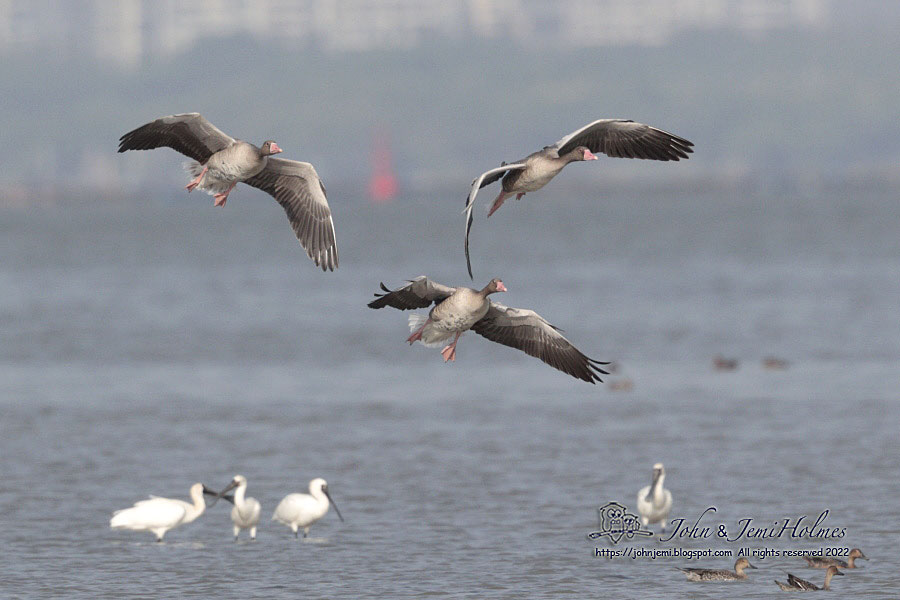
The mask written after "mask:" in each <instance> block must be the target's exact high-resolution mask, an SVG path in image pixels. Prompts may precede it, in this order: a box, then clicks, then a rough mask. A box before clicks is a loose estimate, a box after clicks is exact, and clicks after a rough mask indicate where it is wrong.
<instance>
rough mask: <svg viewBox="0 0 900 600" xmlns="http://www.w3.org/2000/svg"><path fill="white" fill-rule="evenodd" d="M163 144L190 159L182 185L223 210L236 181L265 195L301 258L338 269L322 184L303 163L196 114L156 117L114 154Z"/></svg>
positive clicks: (128, 136)
mask: <svg viewBox="0 0 900 600" xmlns="http://www.w3.org/2000/svg"><path fill="white" fill-rule="evenodd" d="M162 146H168V147H169V148H173V149H174V150H177V151H178V152H181V153H182V154H184V155H185V156H188V157H190V158H192V159H193V161H191V162H187V163H185V168H186V169H187V170H188V171H189V172H190V173H191V174H192V175H194V179H193V180H192V181H191V182H190V183H188V184H187V186H185V189H187V191H188V192H190V191H192V190H194V189H195V188H200V189H201V190H205V191H206V192H208V193H209V194H213V195H214V197H215V205H216V206H225V201H226V200H228V194H230V193H231V190H233V189H234V186H236V185H237V184H238V182H241V181H243V182H244V183H246V184H247V185H252V186H253V187H255V188H258V189H261V190H262V191H264V192H266V193H267V194H270V195H271V196H273V197H274V198H275V200H277V201H278V203H279V204H280V205H281V206H282V208H284V211H285V212H286V213H287V217H288V220H290V222H291V227H292V228H293V230H294V234H295V235H296V236H297V239H298V240H300V245H301V246H303V248H304V249H305V250H306V254H307V255H308V256H309V257H310V258H311V259H312V260H313V261H314V262H315V263H316V265H317V266H321V267H322V270H323V271H325V270H332V271H333V270H334V269H336V268H337V266H338V251H337V242H336V239H335V234H334V221H333V220H332V218H331V209H330V208H329V207H328V200H327V199H326V197H325V186H324V185H323V184H322V180H321V179H319V175H318V173H316V170H315V169H314V168H313V166H312V165H311V164H309V163H305V162H298V161H296V160H286V159H281V158H272V155H274V154H279V153H280V152H281V151H282V150H281V148H279V147H278V144H276V143H275V142H274V141H273V140H267V141H266V142H264V143H263V145H262V146H261V147H256V146H254V145H253V144H251V143H249V142H244V141H241V140H236V139H234V138H232V137H230V136H228V135H226V134H225V133H223V132H222V131H220V130H219V129H218V128H217V127H216V126H215V125H213V124H212V123H210V122H209V121H207V120H206V119H205V118H204V117H203V116H202V115H201V114H200V113H185V114H180V115H170V116H168V117H162V118H161V119H157V120H155V121H153V122H152V123H147V124H146V125H142V126H141V127H138V128H137V129H135V130H133V131H129V132H128V133H126V134H125V135H123V136H122V137H121V138H119V152H125V151H126V150H150V149H153V148H160V147H162Z"/></svg>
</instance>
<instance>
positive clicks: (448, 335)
mask: <svg viewBox="0 0 900 600" xmlns="http://www.w3.org/2000/svg"><path fill="white" fill-rule="evenodd" d="M426 321H428V316H427V315H420V314H419V313H412V314H410V315H409V332H410V333H414V332H415V331H418V329H419V328H420V327H422V326H423V325H425V322H426ZM454 335H455V333H454V332H452V331H450V332H444V331H441V330H439V329H437V328H435V327H434V326H433V325H429V326H428V327H426V328H425V330H424V331H423V332H422V339H420V340H418V341H420V342H422V344H424V345H425V346H427V347H428V348H435V347H438V346H444V345H446V343H447V342H449V341H450V340H451V339H452V338H453V336H454Z"/></svg>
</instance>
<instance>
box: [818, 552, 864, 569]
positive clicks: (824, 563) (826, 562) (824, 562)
mask: <svg viewBox="0 0 900 600" xmlns="http://www.w3.org/2000/svg"><path fill="white" fill-rule="evenodd" d="M803 558H805V559H806V562H807V564H809V566H810V567H812V568H813V569H827V568H828V567H831V566H835V567H840V568H842V569H855V568H856V559H857V558H861V559H863V560H869V559H868V558H866V555H865V554H863V553H862V550H860V549H859V548H854V549H853V550H851V551H850V554H849V555H847V561H846V562H844V561H843V560H841V559H839V558H831V557H828V558H824V557H821V556H804V557H803Z"/></svg>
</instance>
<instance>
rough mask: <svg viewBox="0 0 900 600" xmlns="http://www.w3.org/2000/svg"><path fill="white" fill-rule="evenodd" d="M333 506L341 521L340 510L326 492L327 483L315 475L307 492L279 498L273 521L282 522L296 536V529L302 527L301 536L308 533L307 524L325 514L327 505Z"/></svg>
mask: <svg viewBox="0 0 900 600" xmlns="http://www.w3.org/2000/svg"><path fill="white" fill-rule="evenodd" d="M329 504H331V506H333V507H334V512H336V513H337V516H338V518H339V519H340V520H341V521H343V520H344V517H342V516H341V511H339V510H338V507H337V504H335V503H334V500H332V499H331V494H329V493H328V483H326V482H325V480H324V479H322V478H321V477H316V478H315V479H313V480H312V481H310V482H309V493H308V494H288V495H287V496H285V497H284V498H282V499H281V502H279V503H278V506H277V507H276V508H275V514H274V515H272V520H273V521H280V522H281V523H284V524H285V525H287V526H288V527H290V528H291V530H292V531H293V532H294V537H298V536H297V529H298V528H299V527H302V528H303V537H306V536H307V535H308V534H309V526H310V525H312V524H313V523H315V522H316V521H318V520H319V519H321V518H322V517H324V516H325V513H327V512H328V505H329Z"/></svg>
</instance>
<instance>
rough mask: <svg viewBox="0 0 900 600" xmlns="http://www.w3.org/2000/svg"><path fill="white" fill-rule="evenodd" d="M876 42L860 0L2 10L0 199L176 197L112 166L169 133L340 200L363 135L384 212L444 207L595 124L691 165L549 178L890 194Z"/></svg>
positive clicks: (879, 38)
mask: <svg viewBox="0 0 900 600" xmlns="http://www.w3.org/2000/svg"><path fill="white" fill-rule="evenodd" d="M898 23H900V5H898V4H897V3H893V2H878V1H874V0H873V1H870V2H866V1H863V2H838V1H830V0H740V1H739V0H675V1H661V0H637V1H635V2H614V1H609V0H606V1H575V0H573V1H569V2H565V3H553V2H542V1H534V0H496V1H491V0H452V1H450V0H448V1H443V2H430V1H417V0H394V1H390V2H379V1H376V0H348V1H346V2H330V1H325V0H320V1H315V0H307V1H302V2H283V1H275V0H269V1H266V0H261V1H259V2H250V1H243V0H207V1H203V2H188V3H183V2H175V1H159V2H151V1H149V0H146V1H144V0H122V1H117V2H111V1H110V2H107V1H103V0H95V1H91V0H79V1H72V2H51V1H40V0H38V1H33V2H24V1H16V0H6V1H4V2H2V3H0V55H2V57H3V60H2V64H0V85H2V89H0V92H2V94H0V109H2V110H0V148H2V149H0V153H2V154H0V182H2V184H3V186H2V189H3V192H2V193H3V197H4V199H5V201H6V202H7V203H9V202H12V201H18V202H24V201H25V200H24V197H25V196H28V202H33V201H34V199H35V198H34V195H35V190H41V191H40V193H38V194H37V195H38V196H42V195H45V194H46V193H49V190H53V189H58V188H60V187H64V188H69V189H71V188H77V189H81V190H91V189H96V190H106V191H109V192H110V193H112V194H118V193H120V192H121V191H124V190H127V191H129V192H134V191H135V190H146V189H147V185H148V184H151V185H153V184H155V185H159V186H160V187H163V185H164V184H165V185H166V186H168V185H170V184H174V183H175V182H178V181H181V179H183V177H182V176H181V173H179V172H178V169H177V168H174V166H175V165H178V160H176V158H175V157H173V156H171V155H170V154H167V153H165V152H158V153H141V154H134V155H128V156H117V155H116V154H115V152H114V150H115V145H116V139H117V138H118V136H120V135H121V134H122V133H124V132H126V131H128V130H130V129H132V128H133V127H136V126H137V125H140V124H142V123H145V122H147V121H149V120H151V119H153V118H156V117H158V116H162V115H166V114H172V113H175V112H188V111H199V112H202V113H203V114H204V115H205V116H207V117H208V118H209V119H210V120H212V121H213V122H214V123H216V124H217V125H218V126H219V127H220V128H222V129H223V130H225V131H226V132H228V133H230V134H232V135H234V136H237V137H242V138H248V139H250V140H255V141H257V142H259V141H261V140H263V139H267V138H272V137H273V138H276V139H277V140H278V142H279V144H280V145H281V146H282V147H283V148H285V149H286V154H285V156H288V157H292V158H300V159H304V160H309V161H312V162H313V163H314V164H316V165H317V167H318V170H319V172H320V174H321V175H322V176H323V178H324V179H325V181H326V183H328V184H330V185H334V184H335V183H338V184H342V183H343V182H348V183H349V184H352V185H357V184H361V185H360V187H364V184H365V182H366V180H367V178H368V177H369V175H370V172H371V168H372V167H371V153H372V147H373V143H374V139H375V138H376V137H379V138H382V139H387V140H388V141H389V143H390V145H391V146H392V148H393V151H394V152H393V154H394V165H395V168H396V171H397V173H398V175H399V176H400V182H401V184H402V186H403V187H402V189H403V190H405V191H411V190H413V191H415V192H417V193H419V192H425V191H426V190H429V189H434V187H435V186H437V185H440V186H450V187H452V188H453V189H459V187H460V186H462V187H463V188H464V187H465V184H466V183H467V182H468V181H471V178H472V177H474V175H475V174H477V173H479V172H481V171H482V170H485V169H487V168H488V167H491V166H494V165H495V164H498V163H499V162H500V161H501V160H514V159H516V158H520V157H521V156H524V155H525V154H527V153H529V152H531V151H533V150H535V149H537V148H540V147H541V146H543V145H544V144H547V143H551V142H553V141H555V140H557V139H559V138H560V137H562V135H563V134H565V133H568V132H569V131H572V130H574V129H575V128H576V127H578V126H580V125H582V124H584V123H587V122H589V121H591V120H593V119H595V118H601V117H623V118H632V119H635V120H639V121H643V122H647V123H651V124H653V125H656V126H658V127H661V128H663V129H667V130H671V131H673V132H677V133H678V134H680V135H682V136H684V137H687V138H688V139H690V140H693V141H695V142H697V144H698V145H697V153H696V154H695V155H694V156H693V157H692V160H691V161H690V162H688V163H686V164H679V165H669V164H667V165H663V164H659V163H657V164H652V165H647V164H634V162H633V161H611V162H609V163H608V164H606V163H604V164H603V166H602V167H601V168H597V169H592V170H588V169H573V170H572V173H568V172H567V178H569V179H578V178H580V179H582V180H587V181H605V182H617V181H618V182H622V183H627V185H628V186H629V187H633V186H640V185H642V183H644V182H653V183H657V182H659V181H666V182H667V183H670V182H672V181H679V182H683V181H690V182H694V183H696V182H704V183H709V182H716V183H719V184H721V183H724V184H727V185H732V186H733V185H745V184H746V185H756V184H763V185H779V186H781V185H789V186H795V187H798V188H809V187H816V186H820V185H834V184H839V183H844V182H848V181H849V182H854V183H859V182H865V183H872V182H873V181H874V182H877V183H885V182H887V183H889V184H891V185H896V184H897V182H898V174H897V173H898V170H897V168H896V167H897V164H898V161H900V135H898V133H900V106H898V103H897V102H896V99H897V97H898V96H900V74H898V69H897V68H896V56H897V55H898V54H900V39H898V36H897V35H896V31H897V24H898ZM164 167H168V168H164ZM163 189H166V188H165V187H163ZM362 200H363V198H362V197H361V194H359V193H353V194H348V195H347V197H346V199H345V200H344V202H345V203H346V202H350V203H353V202H358V201H362Z"/></svg>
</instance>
